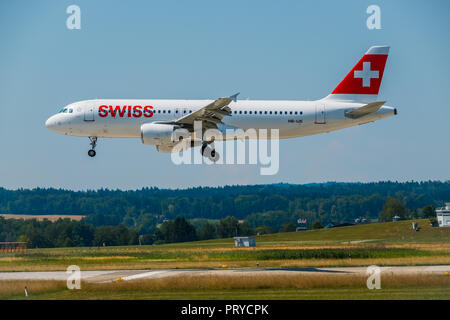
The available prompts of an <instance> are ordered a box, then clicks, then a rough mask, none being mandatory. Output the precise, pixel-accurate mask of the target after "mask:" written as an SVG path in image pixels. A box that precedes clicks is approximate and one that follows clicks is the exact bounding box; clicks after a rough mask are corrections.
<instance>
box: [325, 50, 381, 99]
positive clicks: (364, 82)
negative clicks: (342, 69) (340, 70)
mask: <svg viewBox="0 0 450 320" xmlns="http://www.w3.org/2000/svg"><path fill="white" fill-rule="evenodd" d="M388 53H389V47H388V46H374V47H371V48H370V49H369V50H368V51H367V52H366V54H365V55H364V56H363V57H362V58H361V60H359V61H358V63H357V64H356V65H355V66H354V67H353V69H352V70H351V71H350V72H349V73H348V74H347V76H346V77H345V78H344V80H342V81H341V82H340V83H339V85H338V86H337V87H336V89H334V90H333V92H332V93H331V95H329V96H328V97H327V98H329V99H341V98H343V99H345V100H375V99H376V96H377V95H378V91H379V90H380V85H381V80H382V79H383V72H384V66H385V65H386V60H387V57H388Z"/></svg>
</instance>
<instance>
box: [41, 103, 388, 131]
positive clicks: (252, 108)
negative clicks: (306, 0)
mask: <svg viewBox="0 0 450 320" xmlns="http://www.w3.org/2000/svg"><path fill="white" fill-rule="evenodd" d="M213 101H214V100H112V99H97V100H84V101H79V102H75V103H72V104H70V105H68V106H66V107H64V108H63V109H62V110H61V112H59V113H57V114H55V115H53V116H51V117H50V118H49V119H48V120H47V122H46V126H47V127H48V128H49V129H51V130H53V131H56V132H59V133H62V134H65V135H72V136H81V137H98V138H140V137H141V126H142V125H143V124H144V123H152V122H158V121H175V120H176V119H179V118H181V117H183V116H185V115H187V114H188V113H192V112H195V111H196V110H198V109H201V108H203V107H205V106H206V105H208V104H210V103H212V102H213ZM363 105H364V103H355V102H352V101H348V102H346V101H339V100H327V99H322V100H316V101H290V100H239V101H236V102H234V101H233V102H231V103H230V104H229V105H228V106H229V107H230V109H231V116H226V117H224V118H223V119H222V122H223V123H224V126H225V127H231V128H239V129H243V130H247V129H249V128H254V129H279V137H280V138H294V137H301V136H307V135H312V134H318V133H322V132H329V131H333V130H338V129H343V128H347V127H351V126H355V125H360V124H364V123H367V122H372V121H375V120H379V119H382V118H386V117H389V116H392V115H394V114H396V109H394V108H392V107H388V106H383V107H381V108H380V109H379V110H378V111H377V112H374V113H371V114H368V115H365V116H363V117H360V118H358V119H352V118H349V117H346V116H345V112H347V111H351V110H354V109H357V108H359V107H361V106H363ZM101 106H106V107H104V108H103V109H100V107H101ZM128 106H130V108H129V107H128ZM134 106H140V107H141V108H140V109H139V108H138V110H133V107H134ZM144 106H151V107H152V109H151V112H147V113H146V112H144V110H143V108H144ZM110 107H112V109H113V110H114V111H115V112H110V111H111V110H110V109H109V108H110ZM116 108H117V109H116ZM106 111H108V112H106ZM147 111H149V110H147ZM106 113H107V115H106V116H105V114H106ZM113 114H114V115H113ZM233 138H234V136H233ZM224 139H226V136H225V137H224Z"/></svg>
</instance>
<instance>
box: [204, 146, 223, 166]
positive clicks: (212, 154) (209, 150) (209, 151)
mask: <svg viewBox="0 0 450 320" xmlns="http://www.w3.org/2000/svg"><path fill="white" fill-rule="evenodd" d="M212 146H213V147H210V146H209V145H208V144H206V143H204V144H203V145H202V148H201V150H200V152H201V154H202V156H204V157H205V158H208V159H209V160H210V161H212V162H217V161H218V160H219V159H220V156H219V153H218V152H216V150H215V149H214V145H212Z"/></svg>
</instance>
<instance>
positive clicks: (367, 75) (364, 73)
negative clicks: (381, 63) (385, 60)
mask: <svg viewBox="0 0 450 320" xmlns="http://www.w3.org/2000/svg"><path fill="white" fill-rule="evenodd" d="M353 77H355V78H362V79H363V87H370V79H372V78H373V79H378V71H377V70H373V71H372V70H370V62H363V69H362V70H355V72H354V74H353Z"/></svg>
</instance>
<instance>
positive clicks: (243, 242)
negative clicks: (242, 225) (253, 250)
mask: <svg viewBox="0 0 450 320" xmlns="http://www.w3.org/2000/svg"><path fill="white" fill-rule="evenodd" d="M234 245H235V246H236V247H254V246H256V241H255V237H254V236H251V237H234Z"/></svg>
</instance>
